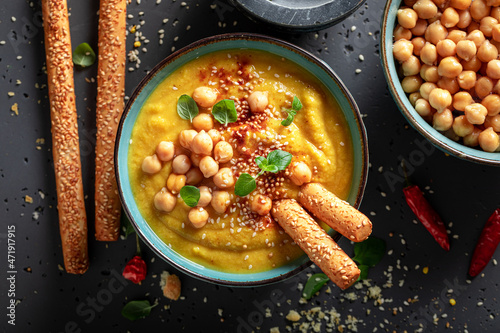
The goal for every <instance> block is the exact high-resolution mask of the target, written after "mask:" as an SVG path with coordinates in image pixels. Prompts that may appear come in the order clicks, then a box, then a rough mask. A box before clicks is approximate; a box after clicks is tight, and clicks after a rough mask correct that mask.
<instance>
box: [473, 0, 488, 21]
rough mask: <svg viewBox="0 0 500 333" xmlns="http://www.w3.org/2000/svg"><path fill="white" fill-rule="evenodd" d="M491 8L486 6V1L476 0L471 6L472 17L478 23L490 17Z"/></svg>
mask: <svg viewBox="0 0 500 333" xmlns="http://www.w3.org/2000/svg"><path fill="white" fill-rule="evenodd" d="M490 9H491V7H490V6H488V5H487V4H486V1H485V0H474V1H472V3H471V4H470V9H469V10H470V15H471V16H472V18H473V19H474V20H476V21H480V20H481V19H482V18H483V17H485V16H488V15H490Z"/></svg>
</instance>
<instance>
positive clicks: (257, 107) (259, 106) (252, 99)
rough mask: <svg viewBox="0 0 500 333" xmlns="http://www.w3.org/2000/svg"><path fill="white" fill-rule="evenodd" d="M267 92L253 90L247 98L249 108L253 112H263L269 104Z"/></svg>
mask: <svg viewBox="0 0 500 333" xmlns="http://www.w3.org/2000/svg"><path fill="white" fill-rule="evenodd" d="M268 95H269V93H268V92H267V91H254V92H253V93H251V94H250V96H248V98H247V102H248V106H249V107H250V110H251V111H252V112H255V113H260V112H264V110H265V109H266V108H267V105H268V104H269V99H268Z"/></svg>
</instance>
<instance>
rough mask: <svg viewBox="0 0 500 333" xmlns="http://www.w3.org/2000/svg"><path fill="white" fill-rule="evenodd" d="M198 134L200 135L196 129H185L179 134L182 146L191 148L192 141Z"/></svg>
mask: <svg viewBox="0 0 500 333" xmlns="http://www.w3.org/2000/svg"><path fill="white" fill-rule="evenodd" d="M196 135H198V132H196V131H195V130H183V131H181V133H180V134H179V143H180V144H181V146H182V147H184V148H186V149H189V150H191V143H193V139H194V137H195V136H196Z"/></svg>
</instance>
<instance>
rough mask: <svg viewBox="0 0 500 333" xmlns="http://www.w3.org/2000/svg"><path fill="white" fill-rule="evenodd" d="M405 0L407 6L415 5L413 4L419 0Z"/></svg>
mask: <svg viewBox="0 0 500 333" xmlns="http://www.w3.org/2000/svg"><path fill="white" fill-rule="evenodd" d="M403 2H404V4H405V5H406V6H408V7H413V5H414V4H415V2H417V0H404V1H403Z"/></svg>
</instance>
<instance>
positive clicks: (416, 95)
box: [408, 86, 422, 106]
mask: <svg viewBox="0 0 500 333" xmlns="http://www.w3.org/2000/svg"><path fill="white" fill-rule="evenodd" d="M420 88H422V86H420ZM421 98H422V95H420V93H419V92H414V93H411V94H410V95H409V96H408V99H409V100H410V103H411V105H413V106H415V103H416V102H417V100H419V99H421Z"/></svg>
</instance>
